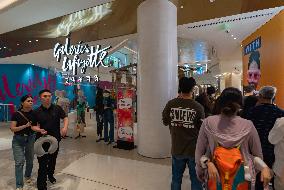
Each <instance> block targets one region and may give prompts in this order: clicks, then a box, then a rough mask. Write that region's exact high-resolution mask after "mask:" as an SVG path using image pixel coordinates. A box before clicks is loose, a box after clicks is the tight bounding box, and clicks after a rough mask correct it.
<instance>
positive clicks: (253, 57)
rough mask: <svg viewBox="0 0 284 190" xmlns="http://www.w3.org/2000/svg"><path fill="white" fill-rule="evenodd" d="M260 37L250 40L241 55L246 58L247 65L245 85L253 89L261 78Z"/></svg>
mask: <svg viewBox="0 0 284 190" xmlns="http://www.w3.org/2000/svg"><path fill="white" fill-rule="evenodd" d="M261 45H262V43H261V37H257V38H256V39H254V40H252V41H251V42H250V43H248V44H247V45H245V47H244V49H243V55H244V56H245V57H246V56H248V62H247V63H245V64H248V65H247V73H246V74H247V76H246V79H247V81H246V82H247V84H248V85H250V86H253V87H254V88H255V89H257V87H258V86H259V81H260V78H261V70H260V68H261V67H260V63H261V62H260V58H261V57H260V51H259V50H260V48H261Z"/></svg>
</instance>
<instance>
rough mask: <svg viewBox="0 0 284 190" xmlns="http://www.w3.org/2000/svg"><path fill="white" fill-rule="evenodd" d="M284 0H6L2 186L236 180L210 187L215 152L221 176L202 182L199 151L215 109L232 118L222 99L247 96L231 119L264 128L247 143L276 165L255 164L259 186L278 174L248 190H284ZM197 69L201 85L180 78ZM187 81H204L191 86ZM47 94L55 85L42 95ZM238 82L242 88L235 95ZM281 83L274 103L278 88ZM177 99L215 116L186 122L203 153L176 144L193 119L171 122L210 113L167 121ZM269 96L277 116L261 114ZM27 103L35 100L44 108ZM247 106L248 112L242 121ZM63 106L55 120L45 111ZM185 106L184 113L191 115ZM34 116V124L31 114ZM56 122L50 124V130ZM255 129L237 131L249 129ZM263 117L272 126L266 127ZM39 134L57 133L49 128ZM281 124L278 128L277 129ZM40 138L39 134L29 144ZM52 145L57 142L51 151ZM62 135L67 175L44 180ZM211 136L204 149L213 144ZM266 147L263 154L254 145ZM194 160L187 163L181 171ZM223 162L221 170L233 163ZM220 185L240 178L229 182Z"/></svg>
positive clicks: (74, 187) (113, 189)
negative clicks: (179, 151) (247, 101)
mask: <svg viewBox="0 0 284 190" xmlns="http://www.w3.org/2000/svg"><path fill="white" fill-rule="evenodd" d="M283 9H284V1H283V0H234V1H228V0H80V1H79V0H48V1H47V0H0V190H13V189H19V190H21V189H39V190H41V189H51V190H169V189H171V190H175V189H177V190H178V189H180V190H181V189H182V190H185V189H192V190H195V189H209V190H210V189H216V190H217V189H218V190H219V189H220V190H221V189H226V187H224V186H223V187H221V186H220V187H219V188H216V187H215V188H213V187H210V185H209V182H208V181H210V180H211V176H210V171H211V170H210V168H211V167H212V166H211V165H210V164H212V163H213V166H214V167H215V166H216V165H218V164H216V163H217V161H216V160H215V156H212V160H210V157H211V155H212V154H211V155H210V152H209V153H208V157H209V160H206V162H204V163H205V167H204V168H202V169H203V171H207V173H208V175H206V174H204V176H207V177H205V178H202V179H205V180H203V181H202V180H200V178H199V179H198V180H196V179H194V178H193V177H192V176H195V177H196V172H195V169H194V168H195V165H196V164H197V165H196V167H199V164H198V163H199V162H202V161H201V159H200V161H199V160H197V159H196V158H197V157H198V156H197V155H196V152H198V150H197V148H195V147H197V146H198V145H196V143H197V144H198V143H200V142H199V138H203V136H202V134H203V133H202V132H200V133H199V136H198V132H199V131H198V130H199V129H200V131H201V129H202V131H203V132H204V130H206V129H205V128H206V125H207V124H206V123H210V122H209V121H210V118H211V120H213V119H214V118H217V117H220V118H221V119H222V117H226V116H224V115H226V113H227V112H225V110H226V109H222V105H225V103H224V101H225V100H224V101H223V99H226V98H227V99H226V101H231V103H230V106H233V105H235V102H234V101H235V100H234V97H233V96H234V95H236V93H237V92H240V93H241V95H242V96H243V97H242V98H243V101H242V103H240V105H239V106H237V111H235V112H234V114H235V115H234V116H230V117H228V118H229V119H232V118H234V119H232V120H230V122H229V124H228V125H230V126H231V125H233V124H234V125H241V124H239V123H238V122H237V121H241V122H243V123H246V124H247V123H248V125H249V126H252V128H253V129H251V128H250V127H247V128H250V129H251V130H252V131H254V130H255V129H256V130H257V132H258V133H256V137H255V138H256V140H255V139H254V140H249V141H248V143H251V142H252V141H253V143H255V144H248V146H249V151H250V152H252V155H253V156H255V157H260V160H261V161H263V160H264V162H265V163H263V164H264V166H263V167H262V169H255V171H254V174H255V175H254V176H255V178H254V177H253V175H252V179H256V181H257V175H259V174H260V173H261V175H262V176H265V175H266V177H267V178H269V180H268V181H267V184H268V185H267V186H265V185H264V186H265V187H263V188H259V187H258V186H256V185H255V187H254V185H252V184H254V182H253V181H254V180H251V181H249V180H247V178H246V179H244V181H246V182H247V181H249V182H248V184H250V185H249V187H247V188H243V189H256V190H258V189H276V190H281V189H282V190H283V188H284V158H283V156H282V157H281V156H279V155H281V154H282V155H284V154H283V152H281V151H284V124H282V125H281V122H280V120H281V117H284V111H283V116H282V109H284V79H282V78H281V76H282V77H283V76H284V75H283V73H284V57H282V53H283V49H284V10H283ZM282 48H283V49H282ZM282 71H283V72H282ZM192 78H194V80H195V83H196V84H195V83H194V85H193V86H192V88H191V87H188V86H186V87H184V86H183V87H182V85H179V82H180V84H181V81H187V82H188V81H192ZM182 79H184V80H182ZM185 83H186V82H185ZM230 87H233V88H230ZM185 88H191V89H190V92H189V95H186V94H188V92H186V90H185ZM228 88H229V90H228ZM44 89H48V90H47V91H45V92H43V93H40V91H41V90H44ZM271 89H272V90H271ZM276 89H277V90H276ZM230 90H231V91H234V90H235V94H233V95H232V94H229V95H227V96H226V93H232V92H231V91H230ZM269 90H270V91H269ZM271 91H273V94H272V96H271V97H270V98H271V102H269V101H270V99H269V98H267V96H266V95H268V96H269V92H271ZM43 94H51V97H49V98H51V99H49V101H50V102H51V104H49V105H48V106H50V107H45V103H46V102H44V101H47V100H46V99H44V98H46V97H47V98H48V96H43ZM237 94H238V93H237ZM25 95H28V96H25ZM248 96H249V97H252V99H254V98H255V99H256V100H255V103H254V105H253V106H251V107H250V109H248V108H245V106H244V105H245V103H244V102H245V98H246V97H248ZM188 97H189V98H188ZM198 98H199V99H198ZM222 98H223V99H222ZM172 99H179V100H180V101H181V102H182V101H192V102H191V104H187V103H185V104H186V105H192V104H194V105H196V106H197V107H198V106H200V108H202V109H201V110H202V112H203V114H201V115H203V116H200V118H199V119H198V118H196V120H197V119H198V121H201V123H200V125H201V127H200V125H199V127H196V126H197V124H195V120H194V124H190V125H196V126H193V128H194V129H195V130H194V132H190V131H191V130H193V129H191V128H190V127H188V128H187V129H186V128H184V129H182V130H184V131H185V134H189V136H192V138H193V139H195V140H190V141H183V142H181V146H182V147H185V149H188V148H189V149H193V151H194V149H196V150H195V154H194V152H193V154H189V155H184V154H180V155H179V154H174V153H173V149H174V148H173V144H174V143H175V142H173V141H176V140H177V139H179V138H180V141H182V139H183V136H182V137H178V135H179V133H178V132H175V129H173V128H178V127H179V124H180V123H179V124H178V125H176V126H172V122H175V121H177V120H179V119H181V120H179V121H180V122H184V119H185V118H186V116H185V114H189V113H190V114H191V115H190V116H187V117H190V118H191V117H197V116H196V115H197V112H195V111H194V114H192V113H193V111H192V109H191V108H190V107H189V108H186V107H184V106H186V105H185V104H181V106H180V107H178V108H172V110H171V111H169V116H168V117H169V118H170V122H166V121H165V118H164V112H166V111H165V110H166V108H165V106H166V105H167V106H168V105H169V104H167V102H169V101H170V100H172ZM187 99H190V100H187ZM218 99H219V101H217V100H218ZM27 100H32V104H28V103H26V101H27ZM179 100H178V101H179ZM226 101H225V102H226ZM232 101H233V102H232ZM261 101H262V102H261ZM263 101H264V102H265V103H263ZM193 102H194V103H193ZM197 102H199V103H197ZM222 102H223V104H222ZM208 104H210V105H208ZM268 104H269V105H268ZM226 105H227V104H226ZM228 105H229V104H228ZM242 105H243V106H242ZM263 105H265V106H266V108H267V109H266V111H267V110H268V109H270V108H271V109H272V111H267V112H264V111H263V112H262V111H260V112H259V113H260V114H256V116H255V115H253V114H252V111H251V110H255V108H256V107H259V106H263ZM25 106H27V107H28V106H32V107H31V109H32V111H30V110H29V111H28V112H27V111H26V109H27V110H28V108H26V107H25ZM101 106H102V107H101ZM269 106H270V107H269ZM272 106H273V107H272ZM216 107H218V108H219V107H220V112H218V111H216V110H215V108H216ZM173 109H176V110H173ZM178 109H179V110H178ZM216 109H217V108H216ZM245 109H247V110H248V112H247V114H243V115H246V116H247V117H243V118H245V119H242V118H241V117H240V116H237V115H238V114H239V113H244V111H245ZM276 109H277V114H278V115H277V116H276V111H275V110H276ZM54 110H58V111H59V112H56V113H55V111H54ZM184 110H187V111H185V112H184ZM188 110H189V111H188ZM214 110H215V111H214ZM217 110H218V109H217ZM51 111H52V115H48V116H46V117H43V116H42V115H41V117H40V116H39V115H40V114H39V113H40V112H42V114H43V113H45V114H48V113H50V114H51ZM176 111H177V112H179V111H181V112H180V114H181V117H180V118H179V119H178V117H177V116H176V115H175V114H176ZM242 111H243V112H242ZM273 111H275V114H274V115H273V113H274V112H273ZM22 112H25V113H24V115H23V113H22ZM170 112H171V113H170ZM272 112H273V113H272ZM27 113H29V114H30V115H29V116H31V117H32V119H31V118H28V119H27V118H26V117H27V115H26V114H27ZM162 113H163V114H162ZM262 113H265V114H264V115H263V116H260V115H261V114H262ZM204 114H205V118H206V119H204ZM250 114H252V115H250ZM22 115H23V116H22ZM270 115H271V117H270ZM198 117H199V116H198ZM254 117H255V118H254ZM47 118H48V119H47ZM212 118H213V119H212ZM228 118H227V119H228ZM236 118H239V119H236ZM249 118H253V119H249ZM60 119H61V120H60ZM175 119H176V120H175ZM221 119H220V123H222V122H221ZM41 120H44V121H41ZM55 120H56V121H57V120H58V123H57V122H56V121H55ZM59 120H60V124H59ZM185 120H186V119H185ZM256 120H257V121H256ZM23 121H25V123H22V124H21V125H20V123H21V122H23ZM67 121H68V123H66V122H67ZM202 121H204V122H203V123H202ZM177 122H178V121H177ZM46 123H51V124H49V125H50V126H49V125H48V124H46ZM166 123H168V125H170V126H165V125H167V124H166ZM197 123H198V122H197ZM204 123H205V124H204ZM220 123H219V124H220ZM232 123H233V124H232ZM263 123H265V124H263ZM45 124H46V125H45ZM57 124H58V125H57ZM219 124H218V125H219ZM34 125H35V127H34ZM47 125H48V126H49V127H50V128H48V129H45V128H44V126H47ZM181 125H183V124H181ZM220 125H221V124H220ZM243 125H245V124H243ZM243 125H242V126H239V128H238V129H239V130H237V132H236V133H233V134H229V136H230V138H232V139H234V138H235V137H236V136H239V134H241V133H242V132H243V130H242V129H243ZM254 125H255V127H254ZM261 125H263V130H262V129H260V130H259V128H258V127H259V126H261ZM268 125H269V126H268ZM13 126H14V128H18V129H14V128H13ZM22 126H24V127H22ZM208 126H209V128H210V124H208ZM208 126H207V127H208ZM37 127H38V128H37ZM264 127H266V128H265V129H264ZM20 128H21V130H20ZM26 128H27V129H26ZM51 128H53V129H52V130H55V128H58V132H60V133H61V134H60V135H61V136H62V139H61V140H58V139H56V138H54V137H53V135H52V133H51V134H49V130H51ZM260 128H261V127H260ZM36 129H38V130H41V129H42V130H47V135H46V134H43V132H40V131H37V130H36ZM63 129H67V132H66V135H65V134H64V132H62V131H64V130H63ZM203 129H204V130H203ZM274 129H275V130H276V129H278V130H279V132H276V133H277V135H278V136H277V137H275V138H274V137H273V138H272V137H270V136H271V135H272V134H271V132H272V130H274ZM24 130H26V131H29V133H26V132H23V131H24ZM196 130H197V133H196ZM218 130H219V128H218ZM244 130H246V129H244ZM263 131H264V132H263ZM179 132H180V131H179ZM219 132H220V131H219ZM226 132H227V131H226ZM193 133H194V134H195V135H193ZM38 135H40V137H39V138H38ZM183 135H184V134H183ZM203 135H204V134H203ZM268 135H269V137H268ZM31 136H32V137H33V140H28V139H29V138H30V137H31ZM204 136H206V138H207V136H208V134H207V133H206V135H204ZM49 137H50V138H49ZM197 138H198V140H197ZM204 138H205V137H204ZM236 138H237V137H236ZM268 138H269V141H268ZM276 138H278V139H279V140H277V142H276V140H275V139H276ZM21 139H22V141H21ZM23 139H24V140H23ZM184 139H187V138H184ZM259 139H260V140H259ZM271 139H272V140H271ZM40 140H42V141H44V142H47V143H49V144H50V147H49V150H48V151H47V150H43V149H42V144H39V143H43V142H40ZM273 140H275V141H273ZM57 141H58V142H59V148H58V147H55V149H54V151H55V150H56V149H57V148H58V149H57V152H58V150H59V152H58V156H57V155H56V156H57V158H56V157H55V159H56V166H55V171H54V174H45V178H46V179H45V180H43V181H41V182H39V180H40V179H39V178H40V177H39V176H40V175H41V174H42V171H43V169H42V168H43V166H41V165H50V163H51V161H50V160H49V161H48V160H46V163H42V162H40V158H49V156H50V158H51V155H54V154H55V153H54V151H53V152H52V153H51V150H50V149H52V148H53V147H52V144H53V145H54V146H55V145H56V146H57V145H58V143H57ZM228 141H229V140H228ZM272 141H273V142H272ZM241 142H242V143H243V142H245V141H241ZM37 143H38V144H39V145H38V144H37ZM207 143H208V144H206V145H205V147H206V146H207V147H211V144H210V141H208V142H207ZM211 143H212V141H211ZM217 143H219V142H217ZM258 143H259V147H260V154H259V155H260V156H257V155H258V154H257V153H255V152H257V150H258V146H257V145H256V144H258ZM260 143H261V144H260ZM277 143H279V144H277ZM281 143H282V144H281ZM213 144H214V142H213ZM267 144H268V145H267ZM280 144H281V145H280ZM16 145H17V146H18V147H21V148H20V149H18V150H17V146H16ZM266 145H267V146H266ZM29 146H30V147H29ZM181 146H180V147H175V148H176V149H179V148H180V149H182V147H181ZM240 146H242V145H240ZM261 146H262V147H261ZM190 147H191V148H190ZM198 147H200V146H198ZM267 147H269V148H270V152H272V155H273V163H271V164H268V163H267V162H266V160H267V158H265V156H267V154H266V153H265V151H266V148H267ZM225 148H227V149H226V150H231V148H233V147H225ZM225 148H224V149H225ZM269 148H267V149H269ZM274 148H275V150H274ZM207 149H208V148H207ZM244 149H245V148H243V149H242V150H244ZM256 149H257V150H256ZM41 150H43V151H44V153H43V154H44V155H40V151H41ZM171 150H172V151H171ZM208 150H209V149H208ZM45 151H47V152H45ZM279 151H280V153H279ZM29 152H32V153H30V154H32V158H30V157H29V156H27V155H28V154H29ZM203 153H204V155H206V154H207V153H206V152H203ZM203 153H202V154H203ZM205 153H206V154H205ZM20 154H22V156H21V155H20ZM242 154H243V151H242ZM255 154H256V155H255ZM262 154H263V157H262ZM204 155H203V156H204ZM209 155H210V156H209ZM214 155H215V154H214ZM19 156H21V157H20V158H19ZM246 156H247V155H242V156H241V158H240V159H241V160H242V159H245V158H246ZM274 157H275V158H274ZM19 159H20V161H19ZM182 159H187V161H186V162H184V167H182V169H180V170H179V172H177V168H176V167H177V165H176V164H177V162H178V163H181V160H182ZM191 159H192V160H193V161H192V160H191ZM206 159H207V158H206ZM269 159H270V160H271V159H272V157H271V158H269ZM269 159H268V160H269ZM281 159H282V160H281ZM207 161H208V163H207ZM211 161H212V162H211ZM186 163H187V164H188V167H185V166H186ZM238 163H239V162H238ZM240 163H243V162H240ZM244 163H246V162H245V161H244ZM253 163H254V164H255V163H256V161H255V160H254V162H253ZM214 164H215V165H214ZM29 165H30V166H32V167H31V168H30V169H29ZM276 165H277V166H276ZM242 166H243V165H242ZM26 167H27V168H26ZM218 167H219V165H218ZM220 167H221V166H220ZM240 167H241V166H240ZM46 168H47V170H50V166H46ZM184 168H185V171H184ZM244 168H245V166H244ZM256 168H257V167H256ZM263 168H268V169H269V172H270V173H269V172H267V173H269V174H265V171H267V170H265V169H263ZM274 168H278V170H279V171H278V170H277V169H276V170H275V169H274ZM215 169H216V167H215ZM29 170H30V173H29ZM264 170H265V171H264ZM196 171H197V169H196ZM212 171H213V170H212ZM218 171H219V174H220V178H222V175H221V173H220V171H222V169H220V168H217V174H218ZM238 171H240V170H238ZM257 172H259V173H258V174H257ZM40 173H41V174H40ZM178 173H179V174H180V175H181V176H180V178H179V179H180V180H182V183H181V181H179V180H177V181H179V185H177V183H178V182H176V177H177V176H178ZM225 173H226V172H225ZM243 173H245V172H243ZM197 175H198V174H197ZM224 175H225V174H224ZM245 175H246V174H244V176H245ZM273 176H274V178H273ZM51 177H52V178H53V179H56V180H55V181H54V180H52V179H51ZM199 177H200V176H199ZM232 178H234V177H232ZM264 178H265V177H264ZM267 178H265V179H267ZM222 179H223V178H222ZM281 179H282V181H281ZM41 180H42V179H41ZM197 181H198V182H197ZM221 182H222V184H223V183H227V181H226V177H224V180H221ZM196 183H200V184H201V186H203V187H200V188H199V187H197V186H198V185H196ZM256 183H257V182H256ZM273 186H274V187H273ZM227 189H228V190H230V189H234V188H232V187H231V188H227ZM235 189H236V188H235ZM240 189H241V188H240Z"/></svg>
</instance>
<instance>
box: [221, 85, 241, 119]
mask: <svg viewBox="0 0 284 190" xmlns="http://www.w3.org/2000/svg"><path fill="white" fill-rule="evenodd" d="M242 102H243V96H242V92H241V91H240V90H239V89H237V88H233V87H229V88H226V89H225V90H223V92H222V94H221V95H220V99H219V102H218V104H219V108H220V110H221V113H222V114H224V115H226V116H228V117H230V116H233V115H235V113H236V112H237V111H239V109H240V108H241V106H242Z"/></svg>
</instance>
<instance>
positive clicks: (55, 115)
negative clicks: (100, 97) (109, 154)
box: [32, 89, 68, 190]
mask: <svg viewBox="0 0 284 190" xmlns="http://www.w3.org/2000/svg"><path fill="white" fill-rule="evenodd" d="M39 97H40V100H41V106H40V107H39V108H37V109H36V110H35V116H36V120H37V122H38V125H39V126H33V127H32V129H33V130H34V131H36V132H38V133H37V136H36V139H38V138H40V137H41V136H43V135H51V136H53V137H55V138H56V139H57V141H58V149H57V150H56V152H54V153H53V154H45V155H43V156H42V157H38V158H37V159H38V163H39V168H38V177H37V188H38V190H46V189H47V187H46V186H47V183H46V181H47V177H48V179H49V181H50V182H51V183H56V179H55V178H54V171H55V167H56V158H57V155H58V151H59V142H60V140H61V137H64V136H66V133H67V130H68V117H67V116H66V113H65V112H64V110H63V109H62V108H61V107H60V106H57V105H54V104H52V103H51V99H52V94H51V91H50V90H48V89H44V90H41V91H40V92H39ZM60 119H63V128H60ZM49 146H50V144H49V143H44V144H43V149H44V150H45V151H47V150H48V148H49Z"/></svg>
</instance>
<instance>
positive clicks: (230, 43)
mask: <svg viewBox="0 0 284 190" xmlns="http://www.w3.org/2000/svg"><path fill="white" fill-rule="evenodd" d="M282 9H283V7H279V8H273V9H266V10H261V11H255V12H250V13H244V14H240V15H234V16H228V17H223V18H216V19H211V20H207V21H201V22H196V23H190V24H185V25H180V26H178V36H179V37H181V38H187V39H193V40H200V41H201V43H202V41H203V42H206V43H209V44H211V45H213V46H214V47H215V49H216V51H217V56H218V59H219V62H220V64H221V65H220V66H221V72H232V71H233V69H234V68H235V67H237V68H238V69H241V64H242V52H241V50H242V47H241V46H240V45H241V43H242V41H243V40H244V39H245V38H246V37H247V36H249V35H250V34H252V33H253V32H255V31H256V30H257V29H258V28H260V27H261V26H262V25H264V24H265V23H266V22H268V21H269V20H270V19H271V18H273V17H274V16H275V15H276V14H277V13H279V11H280V10H282ZM239 18H240V20H239ZM222 21H223V22H224V23H226V25H227V27H224V23H219V22H222ZM225 21H226V22H225ZM211 23H212V24H211ZM215 23H217V24H215ZM210 24H211V25H210ZM193 27H194V28H193ZM225 28H227V29H225ZM226 30H227V31H229V33H227V32H226ZM231 35H234V36H233V37H232V36H231ZM234 37H235V38H236V39H234ZM202 47H204V48H206V46H202V45H200V47H199V49H200V53H201V54H202V53H204V54H206V53H207V54H208V52H207V51H208V50H207V49H202ZM201 57H202V55H201Z"/></svg>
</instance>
